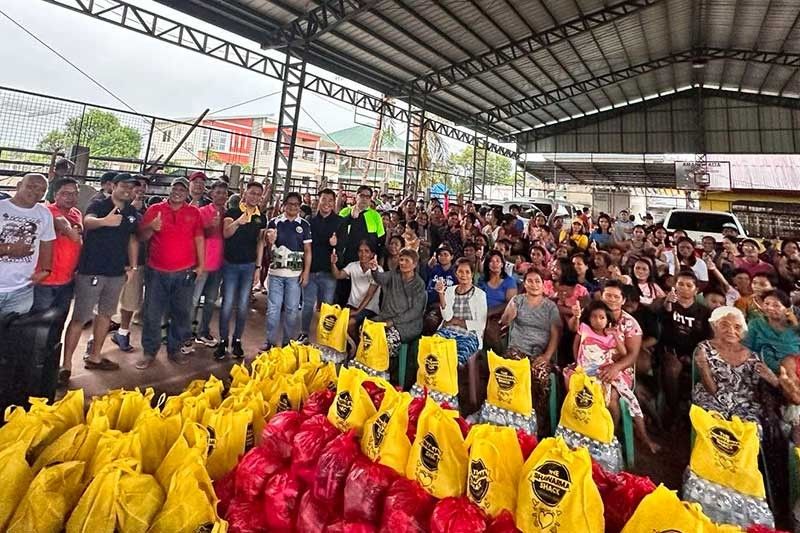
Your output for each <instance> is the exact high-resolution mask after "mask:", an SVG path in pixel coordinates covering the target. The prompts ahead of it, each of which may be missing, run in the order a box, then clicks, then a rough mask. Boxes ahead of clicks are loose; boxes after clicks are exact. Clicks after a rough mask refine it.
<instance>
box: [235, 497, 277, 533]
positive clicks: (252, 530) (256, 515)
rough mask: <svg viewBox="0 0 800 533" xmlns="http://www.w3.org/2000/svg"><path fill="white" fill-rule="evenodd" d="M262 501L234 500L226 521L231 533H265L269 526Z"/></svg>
mask: <svg viewBox="0 0 800 533" xmlns="http://www.w3.org/2000/svg"><path fill="white" fill-rule="evenodd" d="M261 506H262V503H261V502H260V501H252V502H249V501H244V500H233V502H231V506H230V508H229V509H228V515H227V516H226V517H225V520H227V521H228V531H229V532H230V533H264V532H266V531H267V525H266V522H265V521H264V514H263V511H262V509H261Z"/></svg>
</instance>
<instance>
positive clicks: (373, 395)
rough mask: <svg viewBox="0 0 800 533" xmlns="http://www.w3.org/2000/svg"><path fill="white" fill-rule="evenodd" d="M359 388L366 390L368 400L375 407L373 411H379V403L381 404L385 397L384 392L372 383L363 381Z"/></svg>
mask: <svg viewBox="0 0 800 533" xmlns="http://www.w3.org/2000/svg"><path fill="white" fill-rule="evenodd" d="M361 386H362V387H364V390H366V391H367V394H369V398H370V400H372V404H373V405H374V406H375V409H380V408H381V403H382V402H383V397H384V396H385V395H386V391H385V390H383V387H379V386H378V385H377V384H376V383H374V382H372V381H365V382H363V383H362V384H361Z"/></svg>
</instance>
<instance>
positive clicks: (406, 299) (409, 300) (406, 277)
mask: <svg viewBox="0 0 800 533" xmlns="http://www.w3.org/2000/svg"><path fill="white" fill-rule="evenodd" d="M418 263H419V254H417V252H415V251H414V250H407V249H403V250H400V253H399V255H398V259H397V270H391V271H388V272H380V271H379V270H378V260H377V259H375V257H373V258H372V259H370V261H369V268H370V270H371V272H372V279H373V280H375V282H376V283H377V284H378V285H379V286H380V288H381V291H383V302H382V303H381V307H380V311H379V312H378V314H377V315H376V316H375V318H374V319H373V320H374V321H375V322H383V323H385V324H386V341H387V343H388V345H389V356H390V358H391V359H396V357H397V355H398V354H399V353H400V344H402V343H404V342H410V341H412V340H414V339H416V338H418V337H419V336H420V335H421V334H422V314H423V312H424V311H425V303H426V301H427V299H428V295H427V293H426V292H425V282H424V281H422V278H421V277H419V274H417V264H418Z"/></svg>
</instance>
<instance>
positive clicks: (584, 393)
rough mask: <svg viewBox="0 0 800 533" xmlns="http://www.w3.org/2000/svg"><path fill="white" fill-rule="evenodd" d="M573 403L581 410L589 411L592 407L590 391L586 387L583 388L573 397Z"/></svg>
mask: <svg viewBox="0 0 800 533" xmlns="http://www.w3.org/2000/svg"><path fill="white" fill-rule="evenodd" d="M575 403H576V404H577V405H578V407H580V408H581V409H589V408H590V407H591V406H592V405H594V394H592V391H590V390H589V389H588V387H583V388H582V389H581V390H579V391H578V394H576V395H575Z"/></svg>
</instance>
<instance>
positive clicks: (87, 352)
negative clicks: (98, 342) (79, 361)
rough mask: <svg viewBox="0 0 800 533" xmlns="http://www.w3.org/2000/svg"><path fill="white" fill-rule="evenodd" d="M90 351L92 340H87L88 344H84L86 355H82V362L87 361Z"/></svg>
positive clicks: (92, 346) (92, 345) (92, 347)
mask: <svg viewBox="0 0 800 533" xmlns="http://www.w3.org/2000/svg"><path fill="white" fill-rule="evenodd" d="M92 349H94V339H89V342H87V343H86V353H84V354H83V360H84V361H86V360H87V359H89V356H90V354H91V353H92Z"/></svg>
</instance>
